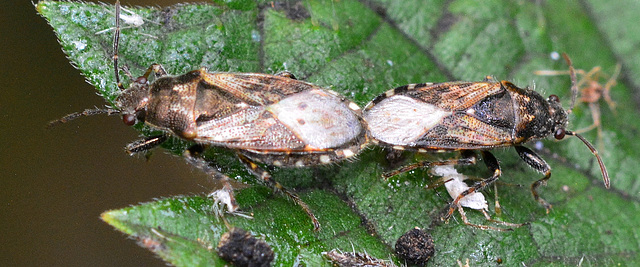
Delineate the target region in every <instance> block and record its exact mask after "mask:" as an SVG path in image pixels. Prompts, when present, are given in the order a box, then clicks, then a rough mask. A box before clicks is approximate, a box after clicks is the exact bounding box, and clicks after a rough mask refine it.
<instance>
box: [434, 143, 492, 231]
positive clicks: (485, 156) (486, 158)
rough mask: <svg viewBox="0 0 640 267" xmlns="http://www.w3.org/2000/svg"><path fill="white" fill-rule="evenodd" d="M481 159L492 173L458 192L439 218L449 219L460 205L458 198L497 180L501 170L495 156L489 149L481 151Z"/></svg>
mask: <svg viewBox="0 0 640 267" xmlns="http://www.w3.org/2000/svg"><path fill="white" fill-rule="evenodd" d="M481 153H482V159H484V163H485V165H487V168H489V171H490V172H492V173H493V175H492V176H491V177H489V178H487V179H484V180H482V181H480V182H477V183H475V184H474V185H473V186H471V187H470V188H469V189H467V190H465V191H463V192H462V193H460V195H458V197H456V199H454V200H453V201H452V202H451V203H450V204H449V212H447V214H445V216H444V217H442V218H441V220H443V221H446V220H448V219H449V217H451V215H452V214H453V212H454V211H455V210H456V209H457V208H458V207H460V204H459V202H460V200H461V199H463V198H464V197H465V196H467V195H469V194H472V193H473V192H476V191H480V190H482V189H483V188H485V187H486V186H487V185H490V184H492V183H493V182H495V181H496V180H498V178H499V177H500V175H501V174H502V172H501V171H500V163H498V160H497V159H496V157H495V156H493V154H491V152H489V151H482V152H481Z"/></svg>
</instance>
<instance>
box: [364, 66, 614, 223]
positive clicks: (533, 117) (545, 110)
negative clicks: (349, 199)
mask: <svg viewBox="0 0 640 267" xmlns="http://www.w3.org/2000/svg"><path fill="white" fill-rule="evenodd" d="M565 59H566V60H567V62H568V63H569V65H570V66H571V67H570V69H571V70H572V75H571V77H572V91H573V95H574V96H575V95H576V94H577V91H578V90H577V86H576V82H575V80H576V78H575V73H574V72H573V67H572V64H571V61H570V60H569V58H568V57H567V56H566V55H565ZM574 99H575V97H574ZM573 103H574V101H572V104H571V108H573ZM569 110H570V109H569ZM364 117H365V120H366V121H367V123H368V126H369V133H370V136H371V138H372V139H373V142H374V143H378V144H381V145H385V146H390V147H392V148H393V149H396V150H413V151H417V152H422V153H428V152H446V151H461V152H462V157H461V158H460V159H453V160H444V161H438V162H421V163H417V164H413V165H409V166H405V167H403V168H401V169H399V170H396V171H394V172H391V173H389V174H386V176H387V177H389V176H393V175H396V174H398V173H401V172H406V171H409V170H412V169H415V168H419V167H430V166H436V165H451V164H474V163H475V162H476V155H475V151H480V153H481V154H482V157H483V159H484V162H485V164H486V165H487V167H488V168H489V170H490V172H491V173H492V175H491V177H489V178H486V179H484V180H482V181H480V182H478V183H476V184H475V185H473V186H472V187H471V188H469V189H467V190H466V191H464V192H462V193H461V194H460V195H459V196H458V197H457V198H456V199H455V200H454V201H453V202H451V204H450V207H449V212H448V213H447V215H446V216H445V218H443V219H446V218H449V216H451V214H452V213H453V211H454V210H455V209H456V208H457V207H458V205H459V202H460V200H461V199H462V198H464V197H465V196H466V195H469V194H471V193H473V192H475V191H477V190H480V189H482V188H484V187H485V186H487V185H489V184H491V183H493V182H495V181H496V180H497V179H498V177H500V175H501V170H500V165H499V163H498V160H497V159H496V158H495V157H494V156H493V155H492V154H491V152H489V150H491V149H494V148H498V147H508V146H513V147H515V149H516V151H517V152H518V155H519V156H520V157H521V158H522V159H523V160H524V161H525V162H526V163H527V164H528V165H529V166H531V167H532V168H533V169H535V170H537V171H539V172H541V173H543V174H544V177H543V178H542V179H540V180H538V181H536V182H534V183H533V184H532V185H531V191H532V193H533V196H534V198H535V199H536V200H537V201H538V202H539V203H540V204H542V205H543V206H544V207H545V208H546V209H547V212H549V209H550V208H551V205H550V204H549V203H548V202H547V201H545V200H544V199H542V198H541V197H540V196H539V195H538V193H537V191H536V189H537V188H538V187H539V186H540V185H543V184H546V182H547V180H548V179H549V178H550V177H551V167H550V166H549V164H547V163H546V162H545V161H544V160H543V159H542V158H541V157H540V156H538V155H537V154H536V153H535V152H533V151H532V150H530V149H528V148H526V147H524V146H523V144H524V143H526V142H528V141H532V140H539V139H542V138H545V137H547V136H551V135H552V136H554V137H555V138H556V139H558V140H561V139H563V138H564V137H565V136H567V135H573V136H576V137H578V138H579V139H580V140H581V141H582V142H583V143H584V144H585V145H586V146H587V147H588V148H589V150H591V152H592V153H593V154H594V155H595V157H596V159H597V160H598V164H599V165H600V169H601V171H602V177H603V179H604V184H605V187H607V188H609V175H608V174H607V170H606V168H605V166H604V163H603V162H602V159H601V158H600V156H599V155H598V152H597V151H596V149H595V148H594V147H593V145H591V144H590V143H589V142H588V141H587V140H586V139H584V138H583V137H582V136H581V135H579V134H577V133H574V132H572V131H569V130H567V129H566V127H567V111H565V110H564V109H563V108H562V106H561V104H560V100H559V99H558V97H557V96H556V95H551V96H549V98H548V99H544V98H543V97H542V96H540V94H538V93H536V92H535V91H533V90H530V89H521V88H518V87H517V86H515V85H513V84H512V83H510V82H508V81H501V82H497V81H492V80H489V79H487V80H486V81H483V82H447V83H438V84H430V83H428V84H410V85H405V86H401V87H398V88H395V89H393V90H390V91H387V92H386V93H385V94H382V95H380V96H378V97H376V98H375V99H374V100H373V101H372V102H371V103H369V104H368V105H367V107H366V108H365V112H364Z"/></svg>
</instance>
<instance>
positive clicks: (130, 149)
mask: <svg viewBox="0 0 640 267" xmlns="http://www.w3.org/2000/svg"><path fill="white" fill-rule="evenodd" d="M167 138H168V137H167V136H166V135H164V134H163V135H155V136H150V137H147V138H144V139H140V140H137V141H134V142H133V143H130V144H128V145H127V146H126V147H125V148H124V149H125V151H127V153H129V155H134V154H137V153H141V152H147V151H148V150H150V149H152V148H154V147H156V146H158V145H160V144H162V143H164V141H167Z"/></svg>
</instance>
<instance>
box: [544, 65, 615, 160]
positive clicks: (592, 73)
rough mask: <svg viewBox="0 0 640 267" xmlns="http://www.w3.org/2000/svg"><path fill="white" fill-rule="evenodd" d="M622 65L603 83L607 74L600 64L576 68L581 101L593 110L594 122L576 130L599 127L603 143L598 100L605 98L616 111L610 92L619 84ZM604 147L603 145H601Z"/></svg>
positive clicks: (548, 72) (600, 140)
mask: <svg viewBox="0 0 640 267" xmlns="http://www.w3.org/2000/svg"><path fill="white" fill-rule="evenodd" d="M621 68H622V66H621V65H620V64H617V65H616V68H615V70H614V72H613V75H611V76H610V77H608V79H607V81H606V82H605V84H604V85H603V84H602V83H601V82H600V81H601V80H602V78H606V77H607V75H606V74H605V73H604V72H603V71H602V68H601V67H600V66H596V67H593V68H592V69H591V70H589V72H586V71H584V70H581V69H578V70H575V72H576V73H577V75H580V76H581V79H580V80H579V81H578V85H577V86H578V88H579V90H580V102H583V103H586V104H587V105H588V106H589V110H591V116H592V118H593V124H591V125H590V126H588V127H586V128H583V129H580V130H576V132H577V133H585V132H588V131H591V130H593V129H597V132H598V144H602V143H603V142H602V125H601V121H600V105H599V104H598V102H599V101H600V99H604V101H605V102H607V105H608V106H609V109H610V110H611V111H615V108H616V102H614V101H613V100H612V99H611V95H610V94H609V92H610V91H611V88H612V87H613V86H615V85H616V84H617V81H616V79H617V78H618V75H620V70H621ZM534 74H536V75H569V74H571V73H570V71H555V70H539V71H535V72H534ZM599 148H600V149H602V147H599Z"/></svg>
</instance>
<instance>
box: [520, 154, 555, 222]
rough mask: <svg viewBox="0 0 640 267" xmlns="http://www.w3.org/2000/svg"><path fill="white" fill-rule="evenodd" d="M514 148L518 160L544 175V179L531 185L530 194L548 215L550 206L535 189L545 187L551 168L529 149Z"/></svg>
mask: <svg viewBox="0 0 640 267" xmlns="http://www.w3.org/2000/svg"><path fill="white" fill-rule="evenodd" d="M515 147H516V151H517V152H518V155H520V158H522V160H524V162H526V163H527V164H529V166H531V168H533V169H534V170H536V171H539V172H541V173H543V174H544V177H542V179H540V180H538V181H535V182H534V183H533V184H531V193H532V194H533V198H534V199H535V200H536V201H538V202H539V203H540V204H542V206H544V208H545V209H546V210H547V213H549V210H550V209H551V204H549V202H547V201H546V200H544V199H542V198H541V197H540V195H538V191H537V189H538V187H539V186H540V185H546V184H547V180H549V178H551V167H550V166H549V164H547V162H545V161H544V159H542V158H541V157H540V156H538V154H536V153H535V152H533V151H531V149H528V148H526V147H523V146H515Z"/></svg>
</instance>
